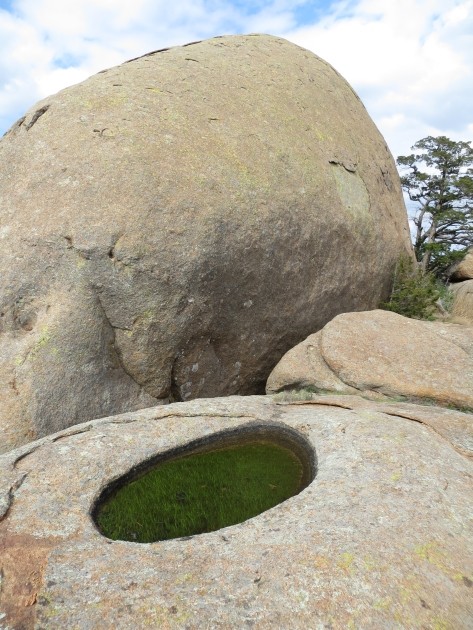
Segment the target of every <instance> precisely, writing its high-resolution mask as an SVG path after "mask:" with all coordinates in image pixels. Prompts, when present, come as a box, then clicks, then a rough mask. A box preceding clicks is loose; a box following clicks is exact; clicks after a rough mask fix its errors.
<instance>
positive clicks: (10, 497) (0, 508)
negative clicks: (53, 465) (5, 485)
mask: <svg viewBox="0 0 473 630" xmlns="http://www.w3.org/2000/svg"><path fill="white" fill-rule="evenodd" d="M27 476H28V473H23V475H21V477H19V478H18V479H17V480H16V481H15V482H14V483H12V485H11V486H10V488H9V490H8V492H7V493H6V496H4V497H3V498H2V499H0V522H1V521H3V520H5V519H6V518H7V516H8V514H9V512H10V510H11V508H12V505H13V502H14V500H15V492H16V491H17V490H18V489H19V488H20V487H21V485H22V484H23V482H24V480H25V479H26V477H27Z"/></svg>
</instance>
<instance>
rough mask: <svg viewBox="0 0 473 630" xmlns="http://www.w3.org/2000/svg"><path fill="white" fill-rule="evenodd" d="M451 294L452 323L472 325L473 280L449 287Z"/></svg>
mask: <svg viewBox="0 0 473 630" xmlns="http://www.w3.org/2000/svg"><path fill="white" fill-rule="evenodd" d="M450 290H451V291H452V293H453V304H452V321H454V322H459V323H463V324H467V325H470V326H472V325H473V280H464V281H463V282H456V283H455V284H452V285H450Z"/></svg>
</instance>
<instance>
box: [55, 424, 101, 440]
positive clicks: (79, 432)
mask: <svg viewBox="0 0 473 630" xmlns="http://www.w3.org/2000/svg"><path fill="white" fill-rule="evenodd" d="M91 429H92V425H89V426H87V427H84V428H82V429H77V430H75V431H69V432H68V433H64V434H61V435H57V436H56V437H53V438H52V440H51V442H58V441H59V440H63V439H64V438H68V437H71V436H72V435H80V434H81V433H87V431H90V430H91Z"/></svg>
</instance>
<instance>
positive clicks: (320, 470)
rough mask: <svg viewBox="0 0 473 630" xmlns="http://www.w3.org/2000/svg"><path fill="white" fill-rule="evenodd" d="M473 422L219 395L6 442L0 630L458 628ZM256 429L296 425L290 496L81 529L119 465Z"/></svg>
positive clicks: (464, 610) (368, 405)
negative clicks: (188, 517) (161, 520)
mask: <svg viewBox="0 0 473 630" xmlns="http://www.w3.org/2000/svg"><path fill="white" fill-rule="evenodd" d="M411 408H414V409H411ZM429 409H430V410H431V414H432V417H434V418H435V417H436V423H435V422H434V423H430V424H429V421H428V418H429ZM416 410H417V412H416ZM416 413H417V416H415V414H416ZM436 414H437V415H436ZM401 416H402V417H401ZM411 416H415V417H412V419H411ZM447 416H448V417H447ZM442 418H443V419H442ZM471 419H472V416H471V415H470V414H465V413H461V412H456V411H450V410H445V409H442V410H440V411H438V410H436V408H434V407H430V408H429V407H426V406H420V405H408V404H403V403H395V404H394V403H392V404H388V403H387V402H386V401H384V402H382V403H379V402H374V401H367V400H363V399H361V398H359V397H357V396H328V397H316V398H314V399H313V400H311V401H309V402H308V403H304V404H292V403H289V404H288V403H286V404H280V403H278V402H277V397H274V398H272V397H269V396H268V397H257V396H253V397H245V398H240V397H229V398H222V399H212V400H210V399H209V400H205V399H204V400H195V401H191V402H187V403H176V404H172V405H169V406H166V407H157V408H152V409H146V410H141V411H137V412H133V413H127V414H123V415H120V416H114V417H109V418H105V419H101V420H94V421H91V422H88V423H85V424H81V425H77V426H74V427H71V428H69V429H67V430H65V431H62V432H60V433H56V434H53V435H50V436H48V437H46V438H43V439H42V440H39V441H37V442H34V443H31V444H28V445H25V446H23V447H21V448H20V449H17V450H15V451H11V452H9V453H7V454H5V455H3V456H1V457H0V560H1V571H0V575H1V576H2V578H1V589H0V627H1V628H17V627H21V628H25V629H27V628H33V627H35V628H38V629H39V628H47V629H48V630H49V629H55V628H61V629H64V628H80V629H81V630H89V629H90V630H92V629H95V628H101V629H106V628H145V627H156V628H163V629H168V628H169V629H174V628H180V629H182V628H187V629H197V628H198V629H203V628H206V629H207V628H209V629H210V628H246V627H248V628H258V629H260V628H261V629H265V628H295V629H298V628H301V629H302V628H303V629H307V628H314V629H315V628H334V629H342V628H344V629H345V628H364V629H367V628H373V629H375V628H385V629H390V628H393V629H394V628H455V630H461V629H466V628H471V625H472V620H473V598H472V596H471V595H472V592H473V591H472V586H473V574H472V570H473V545H472V540H473V537H472V529H471V505H472V500H471V499H472V479H473V464H472V460H471V457H470V456H471V453H472V450H471V445H472V434H471V426H472V424H471ZM449 423H450V424H452V423H453V424H452V426H455V427H456V429H455V431H453V433H452V432H451V433H448V431H447V430H445V426H446V425H448V424H449ZM265 426H267V427H273V428H274V427H287V429H286V431H287V432H289V433H290V434H291V435H293V434H294V432H296V433H295V434H296V435H300V436H301V438H300V439H301V440H303V441H304V442H305V441H307V443H308V444H309V445H310V449H309V451H310V450H313V455H314V462H315V457H316V458H317V475H316V476H315V478H314V479H313V481H312V482H311V483H309V485H308V486H307V487H306V488H305V489H304V490H302V492H300V493H299V494H297V495H296V496H294V497H292V498H290V499H288V500H287V501H285V502H283V503H281V504H279V505H277V506H275V507H274V508H272V509H270V510H269V511H266V512H264V513H262V514H260V515H258V516H256V517H254V518H251V519H250V520H248V521H246V522H243V523H240V524H237V525H233V526H231V527H227V528H225V529H220V530H218V531H214V532H211V533H207V534H201V535H197V536H193V537H192V536H191V537H187V538H183V539H174V540H167V541H162V542H157V543H151V544H137V543H133V542H124V541H111V540H109V539H107V538H105V537H104V536H102V535H101V534H100V532H99V531H98V530H97V528H96V527H95V525H94V522H93V520H92V517H91V511H92V509H93V506H94V504H95V502H96V500H97V497H99V496H100V493H101V492H102V491H103V489H104V488H106V487H107V486H108V485H109V484H110V483H112V482H113V481H114V480H116V479H118V478H120V477H121V476H123V475H124V474H126V473H127V472H128V471H130V470H131V469H132V468H133V467H138V466H141V465H143V462H146V461H149V460H151V459H153V458H156V457H158V456H159V455H160V454H162V453H167V452H169V451H172V450H173V449H182V448H186V445H189V444H191V443H193V442H194V443H195V441H205V440H207V439H209V438H211V437H212V436H215V434H218V433H221V432H233V433H234V434H235V435H237V434H238V431H242V430H248V427H265ZM442 427H443V429H442ZM278 430H279V429H278ZM235 432H236V433H235ZM2 624H3V625H2Z"/></svg>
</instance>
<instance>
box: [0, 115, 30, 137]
mask: <svg viewBox="0 0 473 630" xmlns="http://www.w3.org/2000/svg"><path fill="white" fill-rule="evenodd" d="M25 119H26V116H22V117H21V118H19V119H18V120H17V121H16V123H14V124H13V125H12V126H11V127H10V129H8V130H7V131H5V133H4V134H3V137H5V136H7V135H8V134H10V133H13V132H14V131H17V130H18V129H19V128H20V127H21V126H22V124H23V123H24V122H25Z"/></svg>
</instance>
